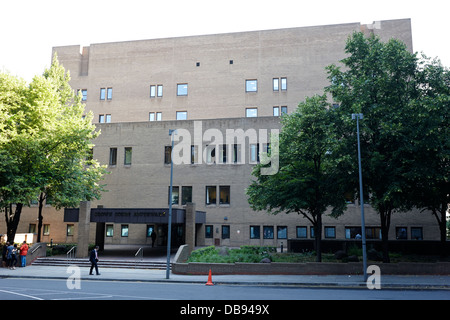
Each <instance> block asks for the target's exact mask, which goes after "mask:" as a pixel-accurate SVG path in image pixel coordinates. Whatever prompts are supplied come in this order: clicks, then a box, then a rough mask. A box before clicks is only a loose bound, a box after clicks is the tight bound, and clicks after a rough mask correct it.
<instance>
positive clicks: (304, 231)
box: [297, 227, 308, 239]
mask: <svg viewBox="0 0 450 320" xmlns="http://www.w3.org/2000/svg"><path fill="white" fill-rule="evenodd" d="M307 237H308V228H307V227H297V238H300V239H306V238H307Z"/></svg>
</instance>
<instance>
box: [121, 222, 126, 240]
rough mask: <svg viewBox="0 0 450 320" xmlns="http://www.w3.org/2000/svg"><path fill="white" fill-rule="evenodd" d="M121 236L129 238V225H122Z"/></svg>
mask: <svg viewBox="0 0 450 320" xmlns="http://www.w3.org/2000/svg"><path fill="white" fill-rule="evenodd" d="M120 236H121V237H128V225H127V224H122V225H121V226H120Z"/></svg>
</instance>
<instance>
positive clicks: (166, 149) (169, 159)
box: [164, 146, 172, 164]
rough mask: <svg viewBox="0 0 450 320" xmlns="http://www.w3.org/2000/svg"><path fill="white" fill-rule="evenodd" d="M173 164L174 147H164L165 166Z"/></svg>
mask: <svg viewBox="0 0 450 320" xmlns="http://www.w3.org/2000/svg"><path fill="white" fill-rule="evenodd" d="M171 162H172V146H165V147H164V164H170V163H171Z"/></svg>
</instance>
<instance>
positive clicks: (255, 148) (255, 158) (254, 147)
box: [249, 143, 259, 163]
mask: <svg viewBox="0 0 450 320" xmlns="http://www.w3.org/2000/svg"><path fill="white" fill-rule="evenodd" d="M249 160H250V163H258V162H259V143H252V144H250V159H249Z"/></svg>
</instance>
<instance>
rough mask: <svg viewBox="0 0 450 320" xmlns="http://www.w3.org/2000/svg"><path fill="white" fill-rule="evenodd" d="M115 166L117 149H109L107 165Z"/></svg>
mask: <svg viewBox="0 0 450 320" xmlns="http://www.w3.org/2000/svg"><path fill="white" fill-rule="evenodd" d="M116 164H117V148H109V165H110V166H115V165H116Z"/></svg>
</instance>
